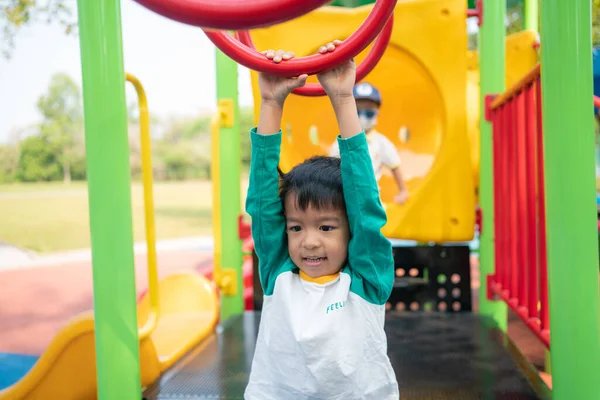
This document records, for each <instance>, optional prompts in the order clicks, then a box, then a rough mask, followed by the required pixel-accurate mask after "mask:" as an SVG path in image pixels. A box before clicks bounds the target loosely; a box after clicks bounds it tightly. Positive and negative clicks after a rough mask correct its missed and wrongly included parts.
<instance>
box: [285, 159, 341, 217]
mask: <svg viewBox="0 0 600 400" xmlns="http://www.w3.org/2000/svg"><path fill="white" fill-rule="evenodd" d="M340 166H341V160H340V159H339V158H337V157H327V156H315V157H311V158H309V159H307V160H306V161H304V162H303V163H302V164H298V165H296V166H295V167H294V168H292V169H291V170H290V171H289V172H288V173H286V174H284V173H283V172H282V171H281V170H279V176H280V177H281V182H280V186H279V198H280V199H281V202H282V204H283V205H284V209H285V199H286V197H287V195H288V194H290V193H293V194H295V195H296V207H298V209H300V210H302V211H306V209H307V208H308V207H309V206H311V207H313V208H315V209H316V210H327V209H330V208H334V209H337V210H346V202H345V200H344V191H343V187H342V170H341V167H340Z"/></svg>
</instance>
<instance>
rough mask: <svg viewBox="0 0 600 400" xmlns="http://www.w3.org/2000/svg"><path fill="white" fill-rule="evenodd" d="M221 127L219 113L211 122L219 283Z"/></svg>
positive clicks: (215, 264)
mask: <svg viewBox="0 0 600 400" xmlns="http://www.w3.org/2000/svg"><path fill="white" fill-rule="evenodd" d="M220 127H221V113H220V111H217V112H216V113H215V114H214V115H213V117H212V119H211V121H210V131H211V135H210V143H211V146H210V150H211V155H210V160H211V165H210V177H211V181H212V190H213V193H212V194H213V206H212V224H213V238H214V239H213V240H214V246H213V249H214V250H213V253H214V261H213V280H214V281H215V283H217V286H219V285H218V282H219V280H220V278H221V247H222V246H221V188H220V185H219V182H220V177H219V128H220Z"/></svg>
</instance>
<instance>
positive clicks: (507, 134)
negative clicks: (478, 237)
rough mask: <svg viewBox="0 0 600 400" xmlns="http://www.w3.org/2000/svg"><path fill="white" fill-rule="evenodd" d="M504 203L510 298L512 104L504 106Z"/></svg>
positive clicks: (506, 289)
mask: <svg viewBox="0 0 600 400" xmlns="http://www.w3.org/2000/svg"><path fill="white" fill-rule="evenodd" d="M503 107H504V135H503V137H504V146H503V148H504V150H503V151H504V174H503V175H504V199H503V200H504V201H503V204H504V206H503V209H504V213H503V214H504V218H503V219H504V228H503V230H504V232H503V234H502V240H503V242H504V246H503V247H504V248H503V252H504V290H503V293H504V294H505V295H506V296H508V295H509V294H510V278H511V274H510V273H511V269H510V268H511V267H510V265H511V262H512V252H511V223H510V221H511V214H510V210H511V200H510V193H511V187H510V175H511V167H510V165H511V159H512V157H511V154H510V150H511V146H510V141H511V126H510V123H511V121H512V120H513V119H512V105H511V103H510V102H507V103H505V104H504V106H503Z"/></svg>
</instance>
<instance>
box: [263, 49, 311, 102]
mask: <svg viewBox="0 0 600 400" xmlns="http://www.w3.org/2000/svg"><path fill="white" fill-rule="evenodd" d="M262 54H264V55H265V56H266V57H267V58H268V59H269V60H273V62H274V63H275V64H279V63H280V62H281V61H286V60H290V59H292V58H293V57H294V53H292V52H285V51H283V50H278V51H273V50H266V51H263V52H262ZM307 78H308V75H300V76H299V77H297V78H286V77H283V76H274V75H269V74H266V73H264V72H261V73H259V74H258V86H259V88H260V95H261V97H262V102H263V103H269V104H275V105H277V106H279V107H283V103H284V102H285V99H286V98H287V96H288V95H289V94H290V93H292V91H293V90H294V89H296V88H299V87H302V86H304V84H305V83H306V79H307Z"/></svg>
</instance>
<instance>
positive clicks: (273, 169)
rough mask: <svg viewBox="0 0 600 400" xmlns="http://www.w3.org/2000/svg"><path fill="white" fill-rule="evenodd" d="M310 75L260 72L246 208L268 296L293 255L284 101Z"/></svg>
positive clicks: (278, 55)
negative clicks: (283, 196)
mask: <svg viewBox="0 0 600 400" xmlns="http://www.w3.org/2000/svg"><path fill="white" fill-rule="evenodd" d="M265 55H266V56H267V58H269V59H272V60H273V61H274V62H276V63H277V62H281V61H282V60H288V59H290V58H292V56H293V55H292V54H291V53H284V52H282V51H278V52H265ZM306 78H307V76H306V75H302V76H300V77H298V78H284V77H279V76H271V75H266V74H259V80H258V81H259V86H260V91H261V97H262V99H261V108H260V116H259V120H258V127H257V128H254V129H252V130H251V131H250V139H251V143H252V161H251V163H250V183H249V186H248V196H247V198H246V211H247V212H248V214H250V216H251V217H252V237H253V239H254V249H255V251H256V255H257V256H258V258H259V275H260V282H261V285H262V287H263V290H264V292H265V294H266V295H270V294H272V291H273V288H274V286H275V279H277V276H278V274H279V270H280V268H281V267H283V265H284V263H285V262H286V260H287V258H288V256H289V255H288V250H287V236H286V232H285V226H286V225H285V217H284V215H283V205H282V203H281V200H280V198H279V172H278V170H277V167H278V165H279V153H280V150H281V130H280V127H281V118H282V115H283V104H284V103H285V99H286V98H287V96H288V95H289V93H291V91H292V90H293V89H294V88H296V87H300V86H303V85H304V83H305V82H306Z"/></svg>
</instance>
